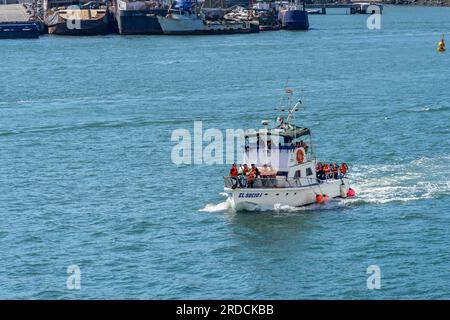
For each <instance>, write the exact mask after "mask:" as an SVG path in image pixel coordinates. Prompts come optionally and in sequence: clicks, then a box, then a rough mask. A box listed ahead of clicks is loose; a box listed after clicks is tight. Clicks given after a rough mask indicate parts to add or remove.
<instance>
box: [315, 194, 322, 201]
mask: <svg viewBox="0 0 450 320" xmlns="http://www.w3.org/2000/svg"><path fill="white" fill-rule="evenodd" d="M322 201H323V196H322V195H321V194H317V195H316V203H322Z"/></svg>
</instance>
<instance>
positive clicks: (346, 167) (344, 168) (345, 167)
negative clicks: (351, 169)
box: [339, 162, 348, 178]
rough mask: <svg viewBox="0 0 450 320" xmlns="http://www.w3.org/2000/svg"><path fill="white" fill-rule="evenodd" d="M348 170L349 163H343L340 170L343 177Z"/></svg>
mask: <svg viewBox="0 0 450 320" xmlns="http://www.w3.org/2000/svg"><path fill="white" fill-rule="evenodd" d="M347 170H348V166H347V164H346V163H345V162H344V163H342V164H341V167H340V168H339V171H340V172H341V178H343V177H345V175H346V174H347Z"/></svg>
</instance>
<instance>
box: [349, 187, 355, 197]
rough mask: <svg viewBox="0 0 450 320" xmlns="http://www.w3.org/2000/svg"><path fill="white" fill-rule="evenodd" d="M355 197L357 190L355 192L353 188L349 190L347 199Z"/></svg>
mask: <svg viewBox="0 0 450 320" xmlns="http://www.w3.org/2000/svg"><path fill="white" fill-rule="evenodd" d="M354 196H356V192H355V190H353V189H352V188H348V191H347V197H349V198H353V197H354Z"/></svg>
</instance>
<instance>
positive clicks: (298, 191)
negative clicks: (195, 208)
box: [224, 95, 355, 211]
mask: <svg viewBox="0 0 450 320" xmlns="http://www.w3.org/2000/svg"><path fill="white" fill-rule="evenodd" d="M287 101H288V102H287V103H288V109H287V110H289V111H288V113H287V116H286V117H285V118H283V117H277V118H276V124H275V125H273V126H269V121H267V120H263V121H262V128H260V129H259V130H246V131H245V145H244V150H243V152H244V155H243V160H242V165H244V164H246V165H247V166H248V167H249V168H250V167H251V165H252V164H254V165H255V166H256V167H257V168H258V169H259V171H260V173H261V174H262V176H260V177H258V178H255V179H254V180H253V181H250V180H249V176H248V175H247V176H244V175H240V176H237V177H236V176H233V177H231V176H226V177H224V182H225V188H224V190H225V192H226V193H227V194H228V195H229V198H230V199H231V202H232V207H233V208H234V209H235V210H236V211H241V210H244V211H245V210H255V209H264V208H267V207H269V208H271V207H275V206H276V205H281V206H283V205H287V206H291V207H299V206H306V205H310V204H314V203H324V202H326V201H328V200H329V199H332V198H338V197H342V198H346V197H347V196H350V197H351V196H354V195H355V191H354V190H353V189H351V188H350V183H349V179H348V177H347V175H346V174H343V173H341V172H339V173H337V174H336V176H334V177H332V175H320V174H319V172H318V171H317V170H316V164H318V162H317V161H316V157H315V153H314V149H313V147H312V141H311V131H310V129H308V128H306V127H302V126H297V125H295V124H294V122H293V120H294V113H295V112H296V111H298V108H299V106H300V104H301V102H300V101H298V102H297V103H296V104H295V105H294V104H293V103H292V96H291V95H290V96H288V99H287ZM268 168H270V170H267V169H268ZM346 171H347V170H345V173H346ZM263 173H264V176H263Z"/></svg>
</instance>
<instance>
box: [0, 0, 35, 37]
mask: <svg viewBox="0 0 450 320" xmlns="http://www.w3.org/2000/svg"><path fill="white" fill-rule="evenodd" d="M5 2H6V1H5ZM34 18H35V17H34V14H33V10H31V9H30V8H29V7H26V6H25V5H23V4H1V5H0V39H17V38H33V39H35V38H38V37H39V32H40V29H39V26H38V24H37V23H36V22H35V21H33V19H34Z"/></svg>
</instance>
